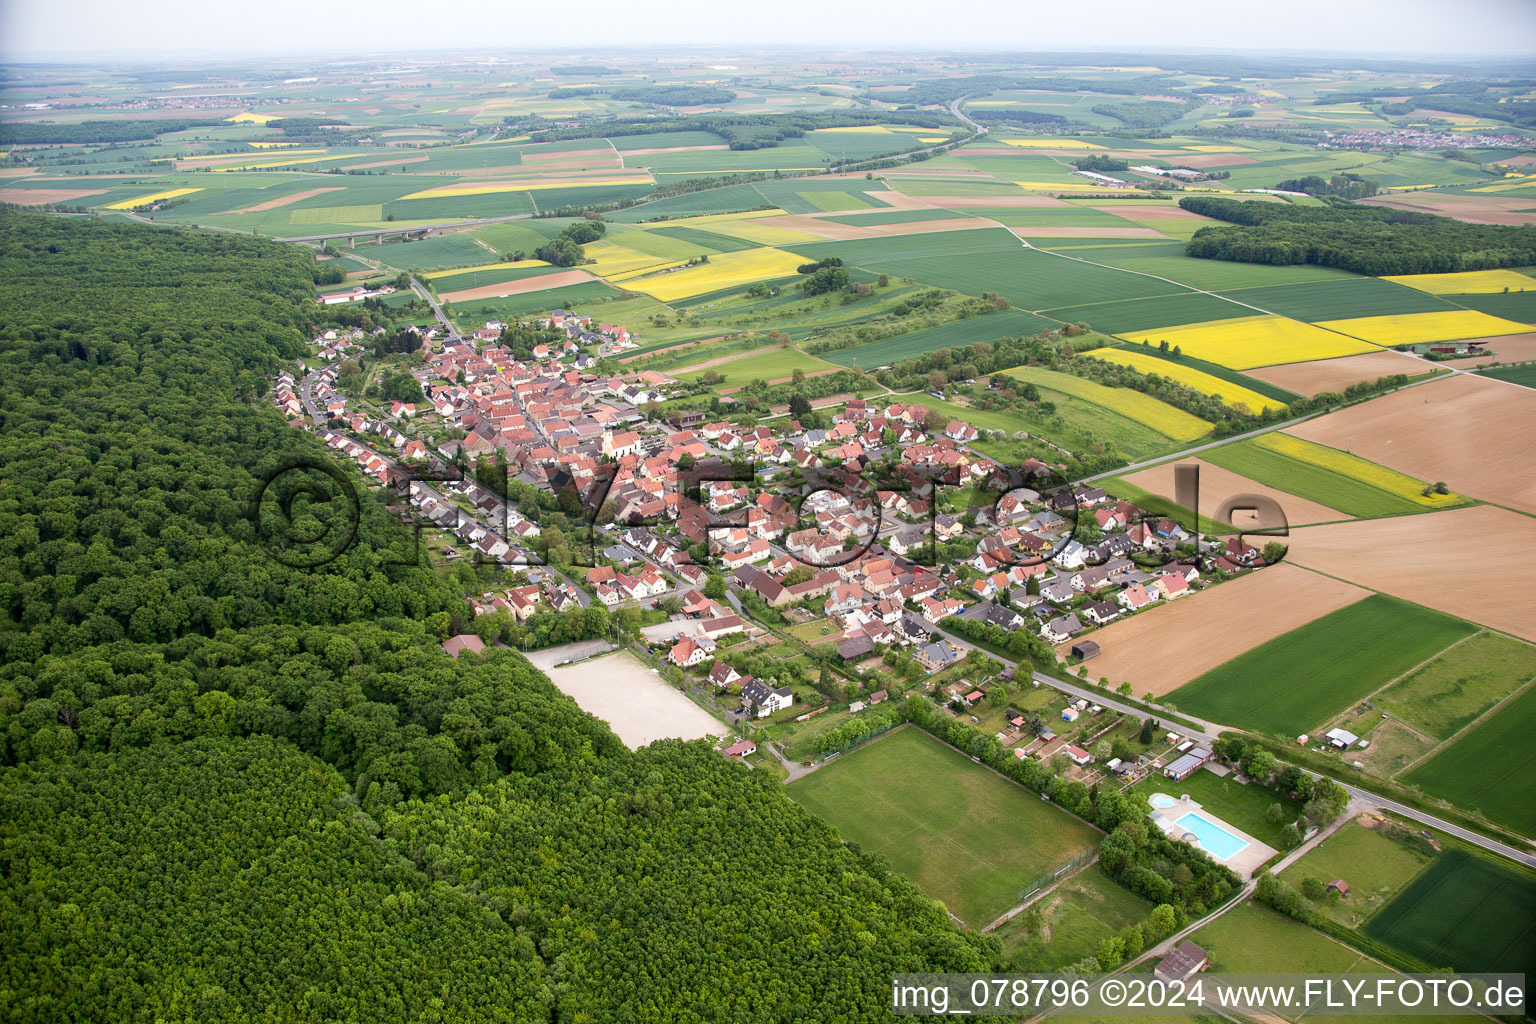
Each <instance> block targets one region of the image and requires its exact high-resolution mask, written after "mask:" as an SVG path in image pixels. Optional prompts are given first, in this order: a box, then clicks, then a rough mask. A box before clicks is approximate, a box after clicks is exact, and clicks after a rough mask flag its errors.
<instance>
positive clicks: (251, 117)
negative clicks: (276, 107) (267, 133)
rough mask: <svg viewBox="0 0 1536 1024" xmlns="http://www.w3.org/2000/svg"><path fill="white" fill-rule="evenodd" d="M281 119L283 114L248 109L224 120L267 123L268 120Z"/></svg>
mask: <svg viewBox="0 0 1536 1024" xmlns="http://www.w3.org/2000/svg"><path fill="white" fill-rule="evenodd" d="M281 119H282V115H281V114H253V113H251V112H250V111H249V110H247V111H246V112H245V113H243V114H236V115H235V116H234V117H226V118H225V119H224V120H226V121H233V122H235V123H236V124H266V123H267V122H268V121H278V120H281Z"/></svg>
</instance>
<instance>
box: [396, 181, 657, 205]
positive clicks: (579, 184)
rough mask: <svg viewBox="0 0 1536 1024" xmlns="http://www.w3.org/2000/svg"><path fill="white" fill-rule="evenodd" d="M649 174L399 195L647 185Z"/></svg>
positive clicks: (446, 188) (466, 186) (447, 188)
mask: <svg viewBox="0 0 1536 1024" xmlns="http://www.w3.org/2000/svg"><path fill="white" fill-rule="evenodd" d="M649 184H651V177H650V175H644V176H635V175H631V176H629V177H624V178H614V177H604V178H566V179H562V180H559V181H549V180H544V179H538V178H530V179H529V180H527V181H519V182H486V183H483V184H463V185H445V186H442V187H439V188H429V189H423V190H422V191H420V192H412V193H410V194H409V195H404V196H401V197H400V198H401V199H402V200H405V199H442V198H447V197H450V196H481V195H489V194H491V193H494V192H535V191H541V190H544V189H552V188H597V187H601V186H612V185H649Z"/></svg>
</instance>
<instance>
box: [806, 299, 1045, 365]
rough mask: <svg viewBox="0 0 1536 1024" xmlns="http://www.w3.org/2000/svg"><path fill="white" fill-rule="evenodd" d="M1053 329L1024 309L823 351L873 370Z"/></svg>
mask: <svg viewBox="0 0 1536 1024" xmlns="http://www.w3.org/2000/svg"><path fill="white" fill-rule="evenodd" d="M1054 326H1055V323H1054V322H1053V321H1050V320H1047V319H1046V318H1044V317H1041V316H1036V315H1035V314H1034V313H1027V312H1025V311H1024V310H1022V309H1005V310H1001V311H999V312H996V313H987V314H985V315H984V316H979V317H967V318H966V319H964V320H956V321H954V322H953V323H947V324H940V325H939V326H937V327H927V328H924V329H922V330H920V331H913V332H912V333H910V334H899V335H897V336H896V337H894V338H885V339H882V340H880V341H872V342H869V343H868V344H865V345H855V346H854V347H852V348H843V349H836V350H834V351H831V352H824V353H822V354H821V358H822V359H825V360H827V361H828V362H830V363H837V364H838V365H840V366H859V367H862V368H864V369H866V370H870V369H874V368H875V367H877V366H887V365H891V364H894V363H898V362H900V361H902V360H903V359H913V358H916V357H917V356H920V355H923V354H924V353H926V352H937V351H938V350H939V349H941V348H959V347H961V346H963V345H969V344H971V343H973V342H977V341H988V342H990V341H993V340H995V339H997V338H1005V337H1008V338H1024V337H1028V336H1030V335H1032V334H1036V333H1038V332H1039V331H1042V330H1045V329H1047V328H1050V327H1054Z"/></svg>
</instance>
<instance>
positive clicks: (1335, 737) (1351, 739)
mask: <svg viewBox="0 0 1536 1024" xmlns="http://www.w3.org/2000/svg"><path fill="white" fill-rule="evenodd" d="M1323 738H1324V739H1326V740H1327V741H1328V745H1329V746H1331V747H1333V748H1335V749H1337V750H1348V749H1349V748H1350V747H1352V746H1354V745H1355V744H1356V743H1359V742H1360V737H1359V736H1356V735H1355V734H1354V733H1352V732H1350V731H1349V730H1348V729H1329V730H1328V731H1327V732H1326V733H1324V734H1323Z"/></svg>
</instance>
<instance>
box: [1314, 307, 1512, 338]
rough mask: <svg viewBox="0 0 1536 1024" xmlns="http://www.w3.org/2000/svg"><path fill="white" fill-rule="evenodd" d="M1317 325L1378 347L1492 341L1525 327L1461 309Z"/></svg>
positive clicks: (1326, 321) (1352, 319)
mask: <svg viewBox="0 0 1536 1024" xmlns="http://www.w3.org/2000/svg"><path fill="white" fill-rule="evenodd" d="M1318 326H1319V327H1326V328H1328V329H1329V330H1332V331H1338V332H1339V333H1340V334H1348V335H1350V336H1351V337H1355V338H1362V339H1364V340H1365V341H1369V342H1373V343H1375V344H1377V345H1412V344H1418V343H1420V342H1426V341H1458V340H1460V339H1462V338H1491V337H1493V336H1494V335H1496V334H1518V333H1520V332H1521V331H1524V330H1526V328H1527V326H1528V325H1526V324H1523V323H1516V322H1515V321H1513V320H1503V319H1500V318H1499V317H1496V316H1489V315H1488V314H1487V313H1482V312H1479V311H1477V310H1474V309H1461V310H1452V311H1449V312H1443V313H1406V314H1403V315H1401V316H1366V317H1353V318H1350V319H1347V320H1324V321H1321V322H1320V323H1319V324H1318Z"/></svg>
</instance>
